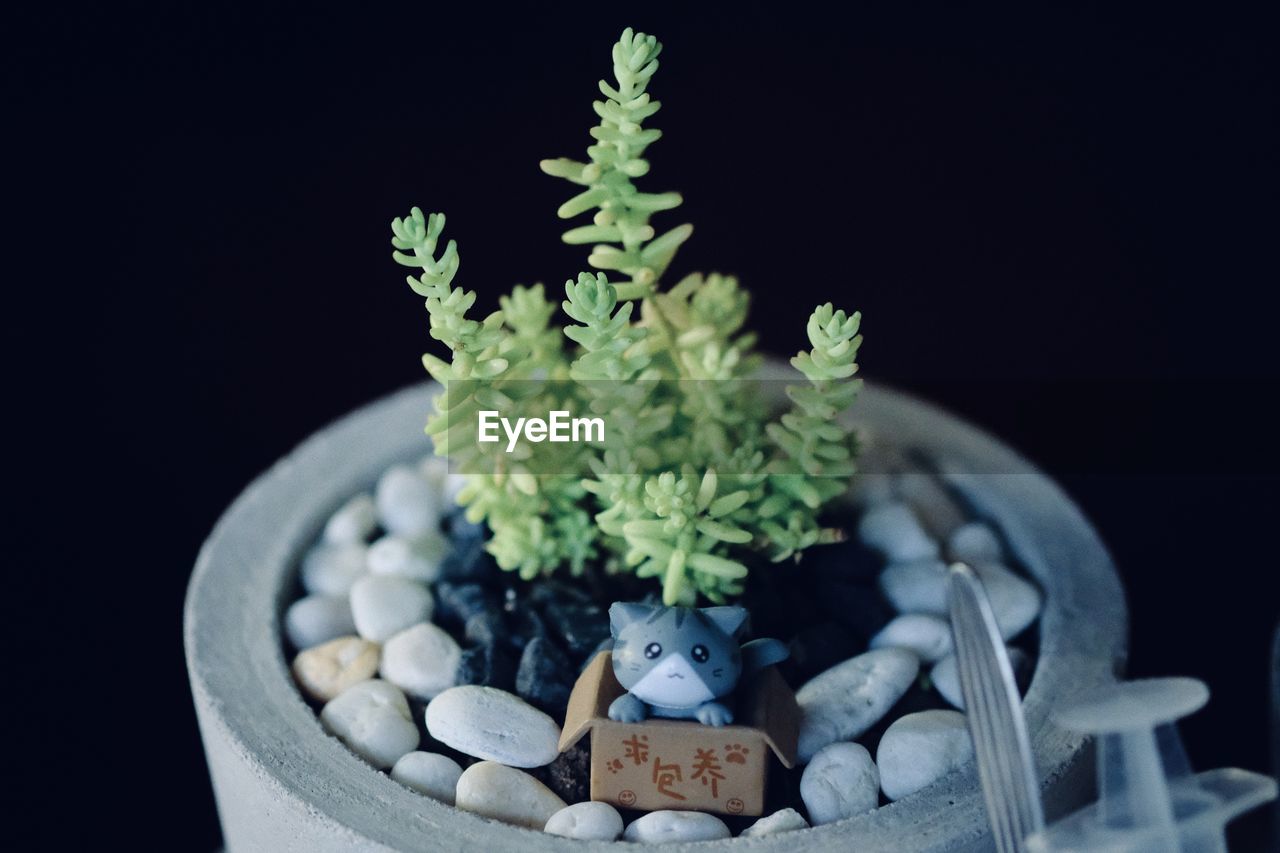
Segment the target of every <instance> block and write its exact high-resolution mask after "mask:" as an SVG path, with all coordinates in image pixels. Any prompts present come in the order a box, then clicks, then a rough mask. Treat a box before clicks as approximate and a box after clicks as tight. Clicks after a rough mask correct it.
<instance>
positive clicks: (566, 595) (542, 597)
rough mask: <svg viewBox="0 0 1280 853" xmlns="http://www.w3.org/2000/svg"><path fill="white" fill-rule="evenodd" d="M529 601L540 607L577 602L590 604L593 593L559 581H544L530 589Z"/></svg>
mask: <svg viewBox="0 0 1280 853" xmlns="http://www.w3.org/2000/svg"><path fill="white" fill-rule="evenodd" d="M529 601H530V602H532V603H533V604H536V605H537V606H539V607H543V606H545V605H548V604H554V603H564V602H575V603H577V604H589V603H590V602H591V593H589V592H587V591H586V590H585V589H582V588H581V587H577V586H571V585H570V584H567V583H562V582H561V581H557V580H543V581H538V582H537V583H534V584H532V585H531V586H530V587H529Z"/></svg>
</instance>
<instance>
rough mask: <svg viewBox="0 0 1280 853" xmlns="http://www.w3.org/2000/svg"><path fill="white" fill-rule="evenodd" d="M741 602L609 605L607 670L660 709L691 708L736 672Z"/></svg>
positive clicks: (728, 686) (722, 691) (723, 688)
mask: <svg viewBox="0 0 1280 853" xmlns="http://www.w3.org/2000/svg"><path fill="white" fill-rule="evenodd" d="M746 618H747V611H746V610H744V609H742V608H741V607H703V608H692V607H662V606H651V605H646V604H627V603H623V602H619V603H617V604H614V605H613V606H612V607H610V608H609V623H610V627H611V628H612V630H613V640H614V643H613V672H614V675H616V676H617V678H618V682H619V683H620V684H621V685H622V686H623V687H625V688H626V689H627V691H628V692H630V693H631V694H632V695H633V696H635V697H636V698H637V699H640V700H641V701H643V702H646V703H648V704H649V705H653V706H658V707H660V708H665V709H671V710H676V709H693V708H696V707H698V706H699V705H702V704H703V703H706V702H710V701H712V700H713V699H718V698H720V697H722V696H725V695H727V694H728V693H730V692H731V691H732V690H733V688H734V686H735V685H736V684H737V683H738V677H739V676H740V675H741V674H742V653H741V651H740V649H739V646H738V641H737V640H735V639H734V636H733V635H734V633H735V632H736V631H737V630H738V629H739V628H741V627H742V623H743V622H744V621H745V620H746Z"/></svg>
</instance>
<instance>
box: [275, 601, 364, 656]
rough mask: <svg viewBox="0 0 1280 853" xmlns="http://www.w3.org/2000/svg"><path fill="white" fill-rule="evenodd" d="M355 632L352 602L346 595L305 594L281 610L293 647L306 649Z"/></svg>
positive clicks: (286, 633) (285, 629)
mask: <svg viewBox="0 0 1280 853" xmlns="http://www.w3.org/2000/svg"><path fill="white" fill-rule="evenodd" d="M355 632H356V623H355V621H354V620H353V619H352V618H351V602H350V601H348V600H347V596H345V595H308V596H307V597H306V598H300V599H298V600H297V601H295V602H294V603H293V604H290V605H289V609H288V610H286V611H285V614H284V633H285V636H286V637H288V638H289V642H290V643H292V644H293V647H294V648H295V649H309V648H311V647H312V646H318V645H320V644H321V643H327V642H328V641H329V640H332V639H333V638H334V637H341V636H343V635H346V634H354V633H355Z"/></svg>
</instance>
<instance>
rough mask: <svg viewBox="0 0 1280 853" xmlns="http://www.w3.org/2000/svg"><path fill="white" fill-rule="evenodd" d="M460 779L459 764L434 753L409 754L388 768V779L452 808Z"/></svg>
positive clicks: (460, 770)
mask: <svg viewBox="0 0 1280 853" xmlns="http://www.w3.org/2000/svg"><path fill="white" fill-rule="evenodd" d="M460 776H462V768H461V767H459V766H458V762H456V761H454V760H453V759H452V758H450V757H449V756H447V755H440V754H438V753H435V752H411V753H409V754H408V755H405V756H402V757H401V758H400V760H399V761H397V762H396V764H395V766H394V767H392V768H391V778H392V779H395V780H396V781H397V782H399V783H400V784H401V785H404V786H405V787H407V788H412V789H413V790H415V791H417V792H418V793H419V794H425V795H427V796H428V797H430V798H431V799H433V800H439V801H440V802H442V803H446V804H448V805H453V797H454V791H455V790H456V789H457V787H458V778H459V777H460Z"/></svg>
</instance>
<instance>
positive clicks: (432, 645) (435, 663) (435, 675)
mask: <svg viewBox="0 0 1280 853" xmlns="http://www.w3.org/2000/svg"><path fill="white" fill-rule="evenodd" d="M461 659H462V649H461V648H460V647H459V646H458V643H457V642H456V641H455V640H454V639H453V637H450V636H449V635H448V634H447V633H445V632H444V631H442V630H441V629H440V628H438V627H436V626H435V625H433V624H432V623H430V622H419V623H418V624H417V625H414V626H413V627H412V628H406V629H405V630H403V631H401V632H400V633H398V634H395V635H394V636H392V637H391V638H390V639H388V640H387V641H386V642H385V643H384V644H383V646H382V677H383V678H385V679H386V680H387V681H390V682H391V683H392V684H394V685H395V686H396V687H399V688H400V689H401V690H403V691H404V692H405V693H407V694H409V695H410V696H412V697H414V698H416V699H434V698H435V697H436V696H437V695H439V694H440V693H442V692H444V691H445V690H448V689H449V688H450V687H453V686H454V684H455V683H456V678H457V675H458V662H459V661H460V660H461Z"/></svg>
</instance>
